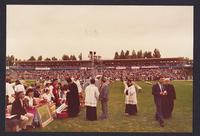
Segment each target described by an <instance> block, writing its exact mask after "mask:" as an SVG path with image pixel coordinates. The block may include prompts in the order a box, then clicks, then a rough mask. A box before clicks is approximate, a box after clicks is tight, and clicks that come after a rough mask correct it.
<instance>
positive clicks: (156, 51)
mask: <svg viewBox="0 0 200 136" xmlns="http://www.w3.org/2000/svg"><path fill="white" fill-rule="evenodd" d="M153 57H154V58H160V57H161V54H160V51H159V50H158V49H154V53H153Z"/></svg>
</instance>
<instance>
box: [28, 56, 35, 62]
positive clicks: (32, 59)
mask: <svg viewBox="0 0 200 136" xmlns="http://www.w3.org/2000/svg"><path fill="white" fill-rule="evenodd" d="M28 60H29V61H35V60H36V59H35V57H34V56H31V57H30V58H29V59H28Z"/></svg>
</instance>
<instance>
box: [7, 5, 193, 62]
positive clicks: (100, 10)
mask: <svg viewBox="0 0 200 136" xmlns="http://www.w3.org/2000/svg"><path fill="white" fill-rule="evenodd" d="M6 21H7V24H6V31H7V32H6V36H7V39H6V42H7V45H6V53H7V55H14V56H15V57H17V58H19V59H28V58H30V56H35V57H36V58H37V57H38V56H40V55H42V56H43V58H45V57H53V56H55V57H57V58H59V59H61V58H62V56H63V54H68V55H71V54H74V55H76V56H78V55H79V54H80V53H82V54H83V59H88V53H89V51H96V52H97V55H100V56H102V59H113V57H114V54H115V52H116V51H117V52H119V53H120V52H121V50H122V49H123V50H124V51H126V50H129V51H130V53H131V52H132V50H133V49H134V50H136V51H138V50H140V49H141V50H143V51H152V52H153V50H154V49H155V48H158V49H159V50H160V52H161V55H162V57H188V58H191V59H193V6H108V5H107V6H102V5H99V6H94V5H90V6H87V5H84V6H81V5H80V6H77V5H76V6H75V5H74V6H72V5H7V20H6Z"/></svg>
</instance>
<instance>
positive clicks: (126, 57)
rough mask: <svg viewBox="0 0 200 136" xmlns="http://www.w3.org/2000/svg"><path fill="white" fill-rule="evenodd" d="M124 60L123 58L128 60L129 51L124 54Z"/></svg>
mask: <svg viewBox="0 0 200 136" xmlns="http://www.w3.org/2000/svg"><path fill="white" fill-rule="evenodd" d="M124 58H125V59H128V58H129V51H128V50H127V51H126V53H125V55H124Z"/></svg>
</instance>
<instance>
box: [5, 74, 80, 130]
mask: <svg viewBox="0 0 200 136" xmlns="http://www.w3.org/2000/svg"><path fill="white" fill-rule="evenodd" d="M22 82H23V83H22ZM66 91H67V87H66V84H64V83H63V85H62V84H61V83H59V82H58V80H57V79H53V80H50V79H49V78H47V79H46V80H45V81H42V82H36V83H34V84H29V85H28V84H26V83H25V80H18V79H17V80H16V81H14V82H11V79H10V78H9V77H7V78H6V107H7V108H6V130H8V131H21V130H22V131H26V130H27V129H31V128H35V127H40V126H41V124H40V122H39V115H38V113H37V111H36V108H37V107H39V106H41V105H43V104H48V105H49V107H50V110H51V114H52V116H53V117H56V115H55V111H56V109H57V108H59V107H60V106H61V105H62V104H63V103H66ZM79 95H80V96H81V91H80V94H79ZM80 98H83V97H82V96H81V97H80ZM81 102H82V103H81V105H83V102H84V101H83V100H81Z"/></svg>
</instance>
